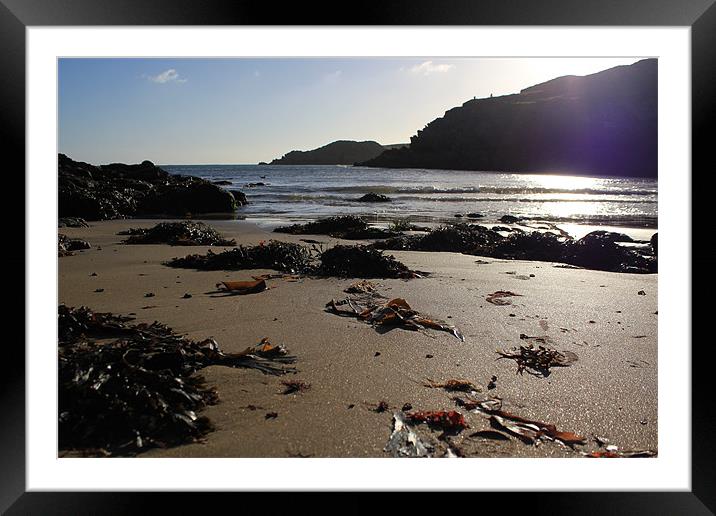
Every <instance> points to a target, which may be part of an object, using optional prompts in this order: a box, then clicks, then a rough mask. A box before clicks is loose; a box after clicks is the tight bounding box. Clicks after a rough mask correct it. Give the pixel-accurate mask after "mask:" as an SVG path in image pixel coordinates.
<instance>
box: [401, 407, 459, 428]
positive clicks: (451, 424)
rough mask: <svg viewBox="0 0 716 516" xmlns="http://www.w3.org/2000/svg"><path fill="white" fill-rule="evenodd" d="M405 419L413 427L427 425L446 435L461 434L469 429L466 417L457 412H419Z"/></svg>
mask: <svg viewBox="0 0 716 516" xmlns="http://www.w3.org/2000/svg"><path fill="white" fill-rule="evenodd" d="M405 417H406V421H407V422H408V423H409V424H411V425H415V424H420V423H425V424H427V425H428V426H429V427H430V428H432V429H436V430H442V431H443V432H444V433H446V434H456V433H460V432H462V431H463V430H464V429H465V428H467V427H468V425H467V422H465V417H464V416H463V415H462V414H460V413H459V412H458V411H456V410H418V411H415V412H408V413H407V414H406V415H405Z"/></svg>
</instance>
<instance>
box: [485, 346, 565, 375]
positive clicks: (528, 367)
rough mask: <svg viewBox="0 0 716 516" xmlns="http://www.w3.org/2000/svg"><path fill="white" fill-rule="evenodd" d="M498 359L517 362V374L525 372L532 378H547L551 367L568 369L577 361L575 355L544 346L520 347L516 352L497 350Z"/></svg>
mask: <svg viewBox="0 0 716 516" xmlns="http://www.w3.org/2000/svg"><path fill="white" fill-rule="evenodd" d="M497 354H498V355H500V357H499V358H498V360H499V359H502V358H509V359H511V360H514V361H515V362H517V373H518V374H522V373H523V372H524V371H527V372H528V373H529V374H531V375H533V376H539V377H547V376H549V375H550V373H551V372H550V368H552V367H568V366H570V365H572V364H573V363H574V362H576V361H577V355H576V354H575V353H573V352H571V351H557V350H556V349H550V348H547V347H545V346H538V347H536V348H535V347H534V345H533V344H528V345H527V346H520V347H519V349H516V350H497Z"/></svg>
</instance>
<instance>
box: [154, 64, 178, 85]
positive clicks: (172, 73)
mask: <svg viewBox="0 0 716 516" xmlns="http://www.w3.org/2000/svg"><path fill="white" fill-rule="evenodd" d="M147 79H149V80H150V81H151V82H156V83H159V84H166V83H167V82H186V79H184V78H182V77H179V73H177V71H176V70H175V69H174V68H170V69H169V70H165V71H163V72H162V73H160V74H159V75H149V76H148V77H147Z"/></svg>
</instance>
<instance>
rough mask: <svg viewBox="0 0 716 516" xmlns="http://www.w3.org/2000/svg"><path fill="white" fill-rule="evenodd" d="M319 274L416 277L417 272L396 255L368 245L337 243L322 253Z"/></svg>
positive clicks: (343, 276)
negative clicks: (387, 253) (396, 257)
mask: <svg viewBox="0 0 716 516" xmlns="http://www.w3.org/2000/svg"><path fill="white" fill-rule="evenodd" d="M316 274H317V275H319V276H338V277H341V278H414V277H416V273H415V272H413V271H411V270H410V269H408V267H407V266H406V265H405V264H403V263H402V262H399V261H398V260H396V259H395V257H394V256H389V255H385V254H384V253H383V252H381V251H379V250H377V249H373V248H372V247H368V246H347V245H337V246H335V247H332V248H330V249H328V250H326V251H324V252H323V253H322V254H321V265H320V266H319V267H318V269H317V270H316Z"/></svg>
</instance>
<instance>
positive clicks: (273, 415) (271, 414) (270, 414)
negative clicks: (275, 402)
mask: <svg viewBox="0 0 716 516" xmlns="http://www.w3.org/2000/svg"><path fill="white" fill-rule="evenodd" d="M277 417H278V412H266V415H265V416H264V419H276V418H277Z"/></svg>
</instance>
